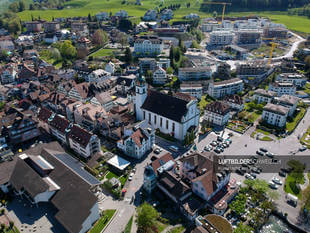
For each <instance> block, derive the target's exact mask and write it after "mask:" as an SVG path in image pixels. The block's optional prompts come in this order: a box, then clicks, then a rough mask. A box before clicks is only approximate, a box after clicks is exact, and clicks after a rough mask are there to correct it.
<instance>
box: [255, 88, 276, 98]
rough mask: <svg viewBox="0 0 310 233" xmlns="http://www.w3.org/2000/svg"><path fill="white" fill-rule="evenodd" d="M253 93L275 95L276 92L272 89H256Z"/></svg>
mask: <svg viewBox="0 0 310 233" xmlns="http://www.w3.org/2000/svg"><path fill="white" fill-rule="evenodd" d="M254 94H257V95H263V96H268V97H273V96H276V95H277V93H275V92H274V91H267V90H265V89H257V90H256V91H254Z"/></svg>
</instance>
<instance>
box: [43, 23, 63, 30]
mask: <svg viewBox="0 0 310 233" xmlns="http://www.w3.org/2000/svg"><path fill="white" fill-rule="evenodd" d="M43 27H44V32H57V31H58V30H60V24H59V22H56V21H52V22H45V23H44V24H43Z"/></svg>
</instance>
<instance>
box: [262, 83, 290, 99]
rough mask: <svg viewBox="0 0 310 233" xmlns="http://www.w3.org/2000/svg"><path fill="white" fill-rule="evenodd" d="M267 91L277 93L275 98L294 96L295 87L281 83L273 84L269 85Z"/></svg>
mask: <svg viewBox="0 0 310 233" xmlns="http://www.w3.org/2000/svg"><path fill="white" fill-rule="evenodd" d="M268 90H269V91H274V92H276V93H277V96H281V95H295V94H296V86H295V85H294V84H292V83H287V82H285V83H283V82H274V83H270V84H269V87H268Z"/></svg>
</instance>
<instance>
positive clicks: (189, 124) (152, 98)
mask: <svg viewBox="0 0 310 233" xmlns="http://www.w3.org/2000/svg"><path fill="white" fill-rule="evenodd" d="M146 88H147V87H146V84H145V81H144V79H143V78H142V77H140V78H139V80H138V81H137V85H136V98H135V110H136V118H137V120H145V121H146V122H147V123H148V124H149V125H150V126H151V127H152V128H154V129H159V130H160V131H161V132H162V133H165V134H169V135H171V136H173V137H175V138H176V139H178V140H183V139H184V137H185V135H186V134H187V133H188V132H190V131H191V130H197V127H198V124H199V115H200V112H199V109H198V108H197V103H198V101H197V99H195V98H193V97H191V96H189V95H185V94H181V93H180V94H178V95H177V94H176V95H174V96H170V95H166V94H163V93H160V92H156V91H152V90H149V91H148V92H147V89H146ZM163 104H164V105H163Z"/></svg>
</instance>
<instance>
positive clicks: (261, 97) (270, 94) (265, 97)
mask: <svg viewBox="0 0 310 233" xmlns="http://www.w3.org/2000/svg"><path fill="white" fill-rule="evenodd" d="M276 96H277V93H276V92H274V91H267V90H265V89H257V90H255V91H254V94H253V100H254V101H256V102H257V103H258V104H260V103H270V102H272V100H273V99H274V98H275V97H276Z"/></svg>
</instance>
